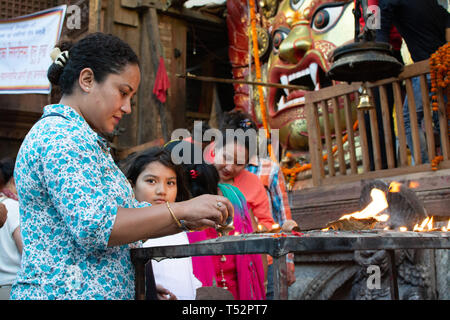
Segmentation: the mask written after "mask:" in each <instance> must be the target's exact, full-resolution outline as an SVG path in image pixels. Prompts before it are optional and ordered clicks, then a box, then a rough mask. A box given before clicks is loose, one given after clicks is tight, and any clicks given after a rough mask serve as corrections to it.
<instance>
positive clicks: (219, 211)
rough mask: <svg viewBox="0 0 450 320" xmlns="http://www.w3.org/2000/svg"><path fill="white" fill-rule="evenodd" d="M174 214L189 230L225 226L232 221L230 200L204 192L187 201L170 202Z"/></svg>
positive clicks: (232, 211) (232, 213)
mask: <svg viewBox="0 0 450 320" xmlns="http://www.w3.org/2000/svg"><path fill="white" fill-rule="evenodd" d="M170 206H171V207H172V208H173V210H174V213H175V216H176V217H177V218H178V219H179V220H180V219H182V220H184V222H185V224H186V227H188V228H189V229H191V230H203V229H205V228H208V227H212V228H216V227H219V226H225V225H227V224H229V223H231V222H232V221H233V215H234V209H233V205H232V204H231V202H230V201H229V200H228V199H227V198H225V197H223V196H219V195H211V194H204V195H201V196H199V197H196V198H193V199H191V200H188V201H183V202H176V203H172V204H170Z"/></svg>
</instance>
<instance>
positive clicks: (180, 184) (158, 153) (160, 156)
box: [121, 147, 191, 201]
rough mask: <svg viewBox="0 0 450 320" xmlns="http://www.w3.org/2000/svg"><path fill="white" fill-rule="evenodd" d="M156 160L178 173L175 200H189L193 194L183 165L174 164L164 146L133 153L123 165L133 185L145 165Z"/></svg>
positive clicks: (123, 169)
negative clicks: (190, 191) (188, 185)
mask: <svg viewBox="0 0 450 320" xmlns="http://www.w3.org/2000/svg"><path fill="white" fill-rule="evenodd" d="M155 161H156V162H159V163H161V164H162V165H163V166H165V167H168V168H170V169H172V170H173V171H174V172H175V174H176V175H177V197H176V200H175V201H185V200H189V199H190V198H191V195H190V193H189V189H188V187H187V177H186V174H185V171H184V170H183V167H182V166H181V165H176V164H174V163H173V162H172V160H171V158H170V153H169V152H168V151H167V150H164V148H162V147H153V148H149V149H147V150H144V151H141V152H139V153H133V154H131V155H130V156H129V157H128V158H127V159H126V160H125V163H124V164H123V165H122V166H121V167H122V171H123V172H124V174H125V176H126V177H127V179H128V180H129V181H130V182H131V183H132V184H133V185H136V180H137V178H138V177H139V175H140V174H141V173H142V171H144V170H145V167H146V166H147V165H148V164H150V163H152V162H155Z"/></svg>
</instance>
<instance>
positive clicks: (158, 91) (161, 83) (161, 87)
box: [153, 57, 170, 103]
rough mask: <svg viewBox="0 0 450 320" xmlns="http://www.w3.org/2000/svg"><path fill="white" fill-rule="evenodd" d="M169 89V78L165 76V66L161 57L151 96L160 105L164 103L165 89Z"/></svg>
mask: <svg viewBox="0 0 450 320" xmlns="http://www.w3.org/2000/svg"><path fill="white" fill-rule="evenodd" d="M169 87H170V82H169V77H168V76H167V71H166V66H165V65H164V59H163V57H160V58H159V66H158V71H157V73H156V79H155V85H154V86H153V94H154V95H155V96H156V98H157V99H158V100H159V101H161V102H162V103H164V102H166V97H167V89H169Z"/></svg>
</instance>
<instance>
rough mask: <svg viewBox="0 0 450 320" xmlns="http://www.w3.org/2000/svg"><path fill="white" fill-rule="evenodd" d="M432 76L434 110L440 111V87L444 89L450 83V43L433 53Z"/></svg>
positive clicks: (431, 59)
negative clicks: (438, 94)
mask: <svg viewBox="0 0 450 320" xmlns="http://www.w3.org/2000/svg"><path fill="white" fill-rule="evenodd" d="M429 63H430V78H431V93H432V95H431V101H432V103H431V106H432V109H433V111H438V109H439V104H438V102H437V101H438V97H437V92H438V87H440V88H442V89H444V88H446V87H447V86H448V84H449V83H450V68H449V66H450V43H449V42H447V43H446V44H445V45H443V46H442V47H440V48H439V49H438V50H437V51H436V52H435V53H433V54H432V55H431V57H430V60H429ZM449 113H450V101H448V102H447V115H450V114H449Z"/></svg>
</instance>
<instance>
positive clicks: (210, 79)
mask: <svg viewBox="0 0 450 320" xmlns="http://www.w3.org/2000/svg"><path fill="white" fill-rule="evenodd" d="M176 76H177V77H178V78H185V79H190V80H198V81H206V82H220V83H231V84H249V85H254V86H264V87H275V88H280V89H292V90H309V88H308V87H305V86H297V85H293V84H281V83H273V82H257V81H247V80H235V79H226V78H215V77H205V76H197V75H195V74H192V73H189V72H188V73H187V74H179V73H177V74H176Z"/></svg>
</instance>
